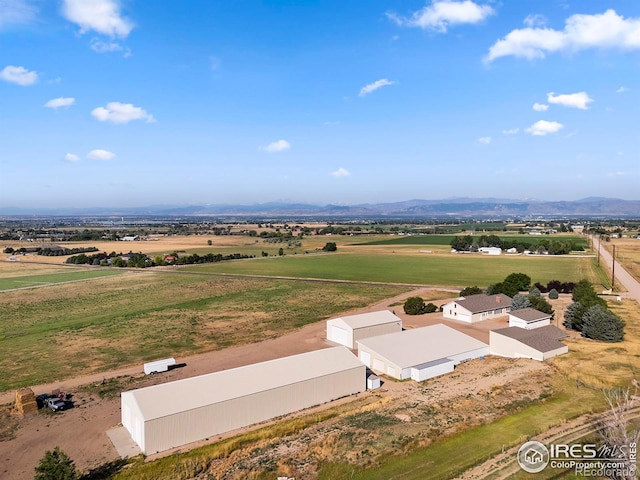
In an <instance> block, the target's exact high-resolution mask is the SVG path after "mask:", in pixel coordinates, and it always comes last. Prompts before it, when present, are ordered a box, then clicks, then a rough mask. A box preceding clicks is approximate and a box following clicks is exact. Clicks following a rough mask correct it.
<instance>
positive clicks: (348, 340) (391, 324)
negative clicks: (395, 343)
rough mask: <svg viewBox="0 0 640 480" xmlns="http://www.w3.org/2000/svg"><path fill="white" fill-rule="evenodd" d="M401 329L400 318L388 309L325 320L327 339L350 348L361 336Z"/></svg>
mask: <svg viewBox="0 0 640 480" xmlns="http://www.w3.org/2000/svg"><path fill="white" fill-rule="evenodd" d="M401 331H402V319H401V318H400V317H397V316H395V315H394V314H393V313H391V312H390V311H389V310H381V311H378V312H370V313H361V314H359V315H349V316H347V317H340V318H333V319H331V320H327V340H329V341H331V342H335V343H339V344H340V345H344V346H346V347H349V348H352V349H353V348H356V342H357V341H358V340H361V339H363V338H368V337H375V336H377V335H384V334H387V333H394V332H401Z"/></svg>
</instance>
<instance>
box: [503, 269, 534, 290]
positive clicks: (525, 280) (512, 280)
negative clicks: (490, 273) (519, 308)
mask: <svg viewBox="0 0 640 480" xmlns="http://www.w3.org/2000/svg"><path fill="white" fill-rule="evenodd" d="M503 283H508V284H510V285H513V286H514V287H515V288H517V289H518V292H526V291H528V290H529V287H530V286H531V277H530V276H529V275H527V274H526V273H511V274H509V275H507V276H506V277H505V279H504V280H503Z"/></svg>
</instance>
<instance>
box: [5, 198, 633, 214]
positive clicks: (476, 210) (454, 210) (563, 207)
mask: <svg viewBox="0 0 640 480" xmlns="http://www.w3.org/2000/svg"><path fill="white" fill-rule="evenodd" d="M0 215H5V216H13V215H17V216H114V217H118V216H151V215H153V216H167V217H174V216H175V217H184V216H207V215H210V216H238V217H249V216H254V217H265V216H267V217H349V218H354V217H356V218H358V217H383V218H434V217H438V218H442V217H494V218H504V217H514V216H515V217H536V216H585V217H593V216H607V217H636V218H638V217H640V200H621V199H617V198H601V197H589V198H583V199H580V200H575V201H544V200H512V199H500V198H449V199H444V200H419V199H414V200H406V201H402V202H392V203H375V204H371V203H367V204H359V205H332V204H329V205H312V204H305V203H287V202H270V203H261V204H254V205H187V206H177V205H153V206H148V207H132V208H108V207H104V208H35V209H26V208H10V207H0Z"/></svg>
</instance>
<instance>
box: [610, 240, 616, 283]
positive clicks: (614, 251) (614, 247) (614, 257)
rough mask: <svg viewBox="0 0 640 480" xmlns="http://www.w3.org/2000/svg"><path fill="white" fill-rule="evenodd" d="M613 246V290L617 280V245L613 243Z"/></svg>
mask: <svg viewBox="0 0 640 480" xmlns="http://www.w3.org/2000/svg"><path fill="white" fill-rule="evenodd" d="M612 247H613V255H612V257H613V261H612V263H611V291H612V292H613V287H614V285H615V280H616V246H615V245H612Z"/></svg>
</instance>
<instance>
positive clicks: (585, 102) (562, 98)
mask: <svg viewBox="0 0 640 480" xmlns="http://www.w3.org/2000/svg"><path fill="white" fill-rule="evenodd" d="M547 102H549V103H554V104H556V105H563V106H565V107H572V108H579V109H580V110H587V109H588V108H589V104H590V103H591V102H593V99H592V98H590V97H589V95H587V92H578V93H569V94H564V95H556V94H555V93H554V92H549V93H547Z"/></svg>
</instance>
